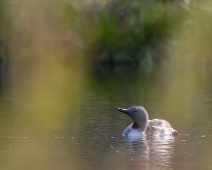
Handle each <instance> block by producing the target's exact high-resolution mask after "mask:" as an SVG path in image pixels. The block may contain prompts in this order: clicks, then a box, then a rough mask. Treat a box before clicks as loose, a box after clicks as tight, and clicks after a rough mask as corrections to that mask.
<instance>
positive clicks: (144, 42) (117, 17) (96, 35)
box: [82, 0, 184, 66]
mask: <svg viewBox="0 0 212 170" xmlns="http://www.w3.org/2000/svg"><path fill="white" fill-rule="evenodd" d="M85 11H86V12H85ZM183 11H184V9H183V8H181V7H180V5H179V4H174V3H172V2H167V3H165V4H164V3H162V2H160V1H148V2H146V1H139V0H132V1H127V0H125V1H120V0H113V1H110V2H107V3H106V4H104V5H99V4H98V5H95V4H91V5H90V6H89V7H87V10H84V11H83V12H84V15H86V17H84V18H83V19H84V20H83V23H84V25H86V26H83V29H84V31H85V28H86V31H85V32H84V33H83V36H82V37H84V38H83V40H84V42H86V47H87V48H86V52H89V53H88V54H89V56H90V57H91V59H92V62H93V63H96V64H100V65H101V66H102V65H109V66H113V65H129V64H131V65H139V64H140V62H141V61H142V60H143V59H144V58H145V57H146V56H147V55H150V58H151V59H152V60H153V61H154V62H159V61H160V60H162V59H164V58H166V55H165V53H166V52H167V51H168V50H167V44H168V43H167V42H168V39H169V38H170V37H173V36H174V32H173V29H174V28H175V26H176V25H177V23H178V21H179V20H180V19H181V18H182V16H183Z"/></svg>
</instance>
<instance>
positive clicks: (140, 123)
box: [116, 106, 149, 131]
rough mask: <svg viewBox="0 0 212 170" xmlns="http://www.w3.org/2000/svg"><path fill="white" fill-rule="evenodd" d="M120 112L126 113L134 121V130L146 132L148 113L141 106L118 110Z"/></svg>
mask: <svg viewBox="0 0 212 170" xmlns="http://www.w3.org/2000/svg"><path fill="white" fill-rule="evenodd" d="M116 109H117V110H118V111H120V112H123V113H126V114H127V115H128V116H129V117H130V118H131V119H132V120H133V126H132V127H133V128H135V129H139V130H140V131H145V129H146V126H147V122H148V119H149V118H148V113H147V111H146V110H145V109H144V108H143V107H141V106H132V107H130V108H128V109H122V108H116Z"/></svg>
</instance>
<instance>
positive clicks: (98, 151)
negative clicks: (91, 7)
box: [0, 68, 212, 170]
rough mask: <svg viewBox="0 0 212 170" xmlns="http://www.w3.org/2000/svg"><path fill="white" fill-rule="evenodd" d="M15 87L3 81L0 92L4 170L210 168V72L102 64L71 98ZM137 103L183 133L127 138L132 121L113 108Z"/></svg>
mask: <svg viewBox="0 0 212 170" xmlns="http://www.w3.org/2000/svg"><path fill="white" fill-rule="evenodd" d="M64 83H65V82H64ZM9 85H10V87H11V84H10V83H5V84H4V85H3V86H2V90H1V97H0V168H1V169H4V170H11V169H20V170H25V169H27V170H28V169H31V170H33V169H35V170H36V169H39V170H42V169H45V170H46V169H52V170H56V169H58V170H61V169H64V170H66V169H67V170H68V169H76V170H78V169H80V170H81V169H82V170H83V169H85V170H94V169H96V170H99V169H102V170H108V169H110V170H115V169H139V170H140V169H144V170H146V169H147V170H154V169H173V170H174V169H176V170H178V169H185V170H188V169H211V168H212V161H211V160H212V151H211V145H212V133H211V130H212V125H211V122H212V114H211V113H212V90H211V77H210V74H209V75H208V73H207V74H206V73H205V72H199V71H197V72H196V73H192V74H191V73H187V72H179V73H177V74H176V73H172V72H168V71H167V70H163V69H156V70H154V71H150V70H134V71H132V70H131V69H130V68H129V70H125V71H124V70H121V69H120V70H115V71H113V72H108V71H107V70H106V71H104V70H100V71H98V72H96V73H95V74H89V75H87V77H86V78H85V80H84V82H83V83H82V86H81V89H80V91H81V92H80V93H74V95H73V94H72V95H73V96H72V97H71V98H70V93H63V95H62V97H61V96H60V98H59V99H57V100H56V101H54V100H50V98H49V97H48V93H47V94H45V95H33V93H26V91H25V90H23V89H24V88H23V87H22V88H19V89H18V90H17V89H15V90H14V89H12V88H8V86H9ZM13 86H15V85H13ZM13 86H12V87H13ZM27 86H28V85H27V84H25V85H24V87H27ZM64 88H66V87H64ZM26 96H27V97H26ZM26 98H27V100H26ZM35 98H36V99H35ZM37 101H42V102H40V103H39V102H37ZM51 102H52V103H51ZM37 103H39V104H37ZM133 105H142V106H143V107H145V108H146V109H147V111H148V112H149V117H150V118H151V119H153V118H163V119H166V120H168V121H169V122H170V123H171V124H172V126H173V127H174V128H175V129H177V130H179V131H181V132H182V134H181V135H180V136H178V137H158V138H151V137H147V138H143V139H141V140H138V141H134V142H131V141H128V140H126V139H124V138H123V137H122V136H121V134H122V131H123V130H124V128H125V127H126V126H128V125H129V124H130V123H131V120H130V119H129V118H128V117H127V116H126V115H124V114H122V113H120V112H118V111H116V110H115V109H114V108H115V107H123V108H127V107H130V106H133ZM46 106H48V107H46ZM59 106H60V107H59Z"/></svg>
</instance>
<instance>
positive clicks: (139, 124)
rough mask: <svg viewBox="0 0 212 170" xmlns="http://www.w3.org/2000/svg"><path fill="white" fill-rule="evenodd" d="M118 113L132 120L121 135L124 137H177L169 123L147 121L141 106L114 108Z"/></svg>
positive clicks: (164, 121)
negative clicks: (124, 114)
mask: <svg viewBox="0 0 212 170" xmlns="http://www.w3.org/2000/svg"><path fill="white" fill-rule="evenodd" d="M115 109H117V110H118V111H120V112H123V113H126V114H127V115H128V116H129V117H130V118H131V119H132V120H133V123H132V124H130V125H129V126H128V127H127V128H126V129H125V130H124V132H123V133H122V136H124V137H135V136H137V137H143V136H146V135H148V136H166V135H169V136H171V135H178V134H179V133H178V132H177V131H176V130H174V129H173V128H172V127H171V125H170V124H169V122H167V121H166V120H162V119H153V120H149V116H148V113H147V111H146V110H145V109H144V108H143V107H142V106H132V107H130V108H128V109H122V108H115Z"/></svg>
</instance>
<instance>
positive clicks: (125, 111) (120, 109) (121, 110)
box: [115, 107, 128, 114]
mask: <svg viewBox="0 0 212 170" xmlns="http://www.w3.org/2000/svg"><path fill="white" fill-rule="evenodd" d="M115 109H116V110H118V111H120V112H123V113H126V114H128V111H127V109H122V108H118V107H116V108H115Z"/></svg>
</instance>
